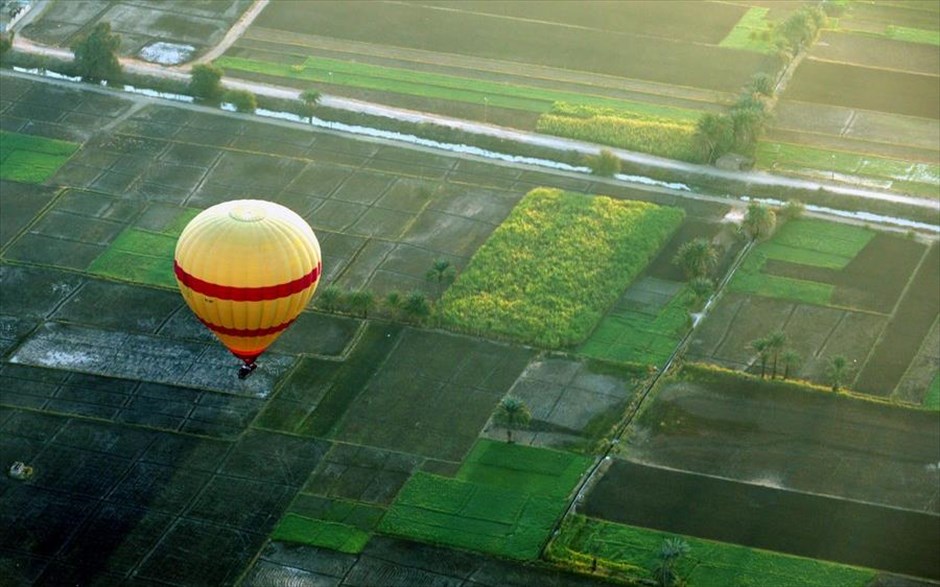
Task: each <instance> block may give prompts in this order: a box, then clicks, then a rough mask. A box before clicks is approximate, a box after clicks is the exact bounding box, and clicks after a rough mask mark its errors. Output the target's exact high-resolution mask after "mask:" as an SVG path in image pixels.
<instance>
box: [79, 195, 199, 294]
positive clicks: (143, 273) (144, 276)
mask: <svg viewBox="0 0 940 587" xmlns="http://www.w3.org/2000/svg"><path fill="white" fill-rule="evenodd" d="M198 213H199V210H196V209H191V208H187V209H184V210H183V211H181V213H180V214H179V216H177V218H175V219H174V220H173V221H172V222H170V223H169V224H168V225H167V227H166V228H164V229H163V231H161V232H153V231H150V230H143V229H140V228H135V227H130V228H127V229H125V230H124V231H123V232H122V233H121V234H119V235H118V236H117V238H116V239H114V241H113V242H112V243H111V246H110V247H108V248H107V249H106V250H105V251H104V252H103V253H102V254H101V255H99V256H98V258H97V259H95V260H94V261H92V263H91V265H90V266H89V268H88V271H89V272H91V273H94V274H96V275H103V276H106V277H111V278H114V279H120V280H122V281H131V282H134V283H145V284H149V285H156V286H161V287H169V288H176V277H175V275H174V273H173V254H174V252H175V250H176V239H177V237H178V236H179V234H180V233H181V232H182V231H183V228H185V226H186V224H187V223H188V222H189V221H190V220H192V218H193V217H194V216H195V215H196V214H198Z"/></svg>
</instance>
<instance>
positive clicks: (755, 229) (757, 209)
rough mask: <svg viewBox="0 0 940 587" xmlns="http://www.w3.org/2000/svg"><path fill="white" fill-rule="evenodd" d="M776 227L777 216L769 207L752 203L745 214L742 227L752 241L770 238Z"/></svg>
mask: <svg viewBox="0 0 940 587" xmlns="http://www.w3.org/2000/svg"><path fill="white" fill-rule="evenodd" d="M776 225H777V215H776V214H774V211H773V210H771V209H770V208H769V207H768V206H766V205H764V204H761V203H759V202H751V203H750V204H748V205H747V212H745V214H744V222H743V223H742V224H741V226H742V228H744V232H746V233H747V235H748V236H749V237H750V238H751V239H752V240H757V239H759V238H763V237H765V236H769V235H770V233H772V232H773V230H774V226H776Z"/></svg>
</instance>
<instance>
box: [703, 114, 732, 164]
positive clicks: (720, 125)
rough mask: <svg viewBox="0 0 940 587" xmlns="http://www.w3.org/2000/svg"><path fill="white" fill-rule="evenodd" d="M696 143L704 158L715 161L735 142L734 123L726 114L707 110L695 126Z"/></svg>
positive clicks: (704, 159)
mask: <svg viewBox="0 0 940 587" xmlns="http://www.w3.org/2000/svg"><path fill="white" fill-rule="evenodd" d="M695 143H696V145H697V146H698V149H699V153H700V155H701V157H702V160H703V161H705V162H706V163H714V162H715V160H716V159H718V158H719V157H721V156H722V155H724V154H725V153H727V152H728V151H730V150H731V147H732V146H733V144H734V125H733V124H732V122H731V118H729V117H728V116H727V115H725V114H715V113H713V112H706V113H705V114H703V115H702V116H701V117H700V118H699V119H698V123H697V124H696V126H695Z"/></svg>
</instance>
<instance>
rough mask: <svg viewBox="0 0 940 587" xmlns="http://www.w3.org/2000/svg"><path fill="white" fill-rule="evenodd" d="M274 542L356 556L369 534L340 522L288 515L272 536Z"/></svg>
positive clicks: (363, 546) (364, 544)
mask: <svg viewBox="0 0 940 587" xmlns="http://www.w3.org/2000/svg"><path fill="white" fill-rule="evenodd" d="M271 539H272V540H282V541H284V542H296V543H299V544H309V545H311V546H320V547H323V548H330V549H332V550H338V551H340V552H348V553H351V554H356V553H360V552H362V549H363V548H365V546H366V543H367V542H368V541H369V533H368V532H363V531H362V530H359V529H358V528H354V527H353V526H348V525H346V524H341V523H339V522H328V521H325V520H314V519H311V518H305V517H303V516H298V515H297V514H287V515H286V516H284V517H283V518H282V519H281V522H280V523H279V524H278V525H277V528H275V529H274V532H273V533H272V534H271Z"/></svg>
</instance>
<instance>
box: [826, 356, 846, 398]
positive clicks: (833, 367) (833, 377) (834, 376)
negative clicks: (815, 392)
mask: <svg viewBox="0 0 940 587" xmlns="http://www.w3.org/2000/svg"><path fill="white" fill-rule="evenodd" d="M826 372H827V375H829V382H830V383H832V391H839V389H840V388H841V387H842V384H843V383H845V380H846V379H848V377H849V361H848V359H846V358H845V357H843V356H842V355H836V356H834V357H832V358H831V359H829V367H828V369H827V370H826Z"/></svg>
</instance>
